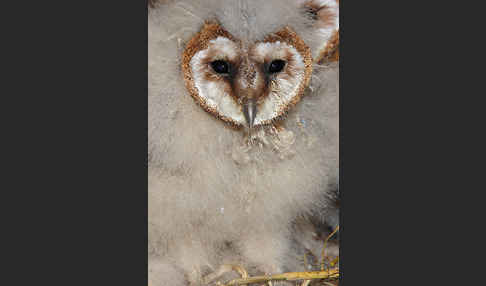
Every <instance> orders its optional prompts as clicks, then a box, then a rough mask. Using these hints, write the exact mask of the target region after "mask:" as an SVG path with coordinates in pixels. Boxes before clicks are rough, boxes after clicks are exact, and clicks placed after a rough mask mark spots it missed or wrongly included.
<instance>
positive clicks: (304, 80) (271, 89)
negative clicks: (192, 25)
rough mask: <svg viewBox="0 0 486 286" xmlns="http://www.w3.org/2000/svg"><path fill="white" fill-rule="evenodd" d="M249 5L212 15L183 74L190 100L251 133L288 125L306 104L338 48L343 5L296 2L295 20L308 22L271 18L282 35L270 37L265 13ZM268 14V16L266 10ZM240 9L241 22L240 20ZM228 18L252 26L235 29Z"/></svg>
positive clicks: (193, 43) (188, 53)
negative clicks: (318, 65) (313, 82)
mask: <svg viewBox="0 0 486 286" xmlns="http://www.w3.org/2000/svg"><path fill="white" fill-rule="evenodd" d="M229 2H231V1H229ZM249 2H251V1H236V2H235V3H230V4H229V6H232V7H236V9H234V10H233V11H231V10H224V7H223V8H220V7H218V8H220V10H219V12H217V13H208V15H207V16H206V17H210V19H208V18H206V19H203V20H204V23H203V24H202V27H201V28H200V29H199V31H198V32H197V33H195V35H193V36H192V38H190V40H189V41H187V43H186V44H185V45H184V50H183V53H182V56H181V68H182V73H183V77H184V81H185V85H186V88H187V90H188V92H189V94H190V95H191V96H192V97H193V98H194V100H195V101H196V102H197V103H198V104H199V105H200V106H201V107H202V108H203V109H204V110H205V111H206V112H208V113H209V114H211V115H212V116H214V117H216V118H218V119H220V120H222V121H223V122H225V123H228V124H229V125H231V126H233V127H236V128H241V127H245V128H246V129H250V130H251V129H253V128H258V127H260V126H264V125H268V124H271V123H273V122H275V121H277V120H281V119H283V118H284V117H285V115H286V114H287V112H288V111H289V110H291V109H292V107H294V106H295V105H296V104H297V103H298V102H299V101H300V99H301V98H302V96H303V94H304V90H305V88H306V87H307V86H308V84H309V81H310V79H311V75H312V65H313V63H315V62H318V61H319V60H321V59H322V58H324V57H326V56H327V55H328V54H329V53H330V51H331V50H332V49H333V48H335V46H336V42H337V35H338V33H337V31H338V3H337V1H336V0H321V1H316V0H313V1H297V0H296V1H293V4H294V5H293V6H292V7H291V8H294V10H295V11H294V12H295V13H287V14H290V15H298V16H299V17H300V18H299V17H293V18H292V19H290V18H288V19H286V18H285V15H282V19H278V18H277V19H273V20H274V21H273V22H272V19H269V20H268V22H269V23H270V25H268V26H269V27H272V28H273V29H274V30H272V31H269V32H267V33H262V32H261V30H263V28H262V27H259V25H258V23H257V21H261V20H258V19H256V18H257V17H256V15H260V16H259V17H260V18H262V17H261V14H262V11H255V10H254V9H253V10H252V9H251V5H249V4H248V3H249ZM287 2H288V1H287ZM291 2H292V1H291ZM259 3H262V2H259ZM245 5H246V7H244V6H245ZM248 7H250V8H248ZM255 7H258V5H256V6H255ZM260 7H262V9H265V5H263V3H262V5H260ZM266 7H267V8H269V6H266ZM270 8H271V7H270ZM275 9H276V10H278V9H277V8H275ZM236 10H237V11H238V12H239V13H240V14H239V15H234V14H232V13H233V12H234V11H236ZM241 11H243V12H244V13H243V14H241ZM282 13H286V12H282ZM252 14H253V15H252ZM228 15H229V16H230V17H231V16H233V17H235V18H243V19H245V21H242V23H244V24H241V25H240V26H238V25H234V22H235V21H231V20H228V18H229V17H228ZM252 17H255V19H256V20H252ZM269 17H273V18H275V13H273V14H269ZM296 18H298V19H296ZM298 21H300V22H298ZM279 22H280V23H279ZM265 24H268V23H265ZM263 25H264V24H263ZM252 30H253V31H252ZM254 30H259V32H255V31H254Z"/></svg>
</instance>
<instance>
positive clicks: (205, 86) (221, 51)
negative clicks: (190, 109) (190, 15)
mask: <svg viewBox="0 0 486 286" xmlns="http://www.w3.org/2000/svg"><path fill="white" fill-rule="evenodd" d="M210 50H213V51H214V50H215V51H218V53H217V54H216V57H215V58H213V59H211V60H213V61H214V60H221V59H230V60H234V59H235V58H236V57H237V55H238V48H237V46H236V44H235V43H234V42H233V41H231V40H229V39H227V38H224V37H217V38H216V39H214V40H211V41H210V42H209V47H208V48H206V49H204V50H201V51H199V52H197V53H196V54H195V55H194V57H193V58H192V59H191V68H192V75H193V77H194V85H195V87H196V89H197V91H198V96H199V97H200V98H201V99H202V100H203V101H204V103H205V104H206V105H207V106H208V107H209V108H211V109H214V110H215V111H216V112H217V113H218V114H220V115H221V116H224V117H227V118H231V119H232V120H233V121H234V122H235V123H237V124H240V125H243V124H245V117H244V115H243V112H242V110H241V106H240V105H239V104H237V102H236V101H235V100H234V99H233V98H232V97H231V95H229V94H228V93H227V92H225V87H224V84H221V82H215V81H208V80H206V79H205V78H204V69H206V68H207V65H208V64H207V63H205V62H204V61H203V59H204V58H206V57H207V56H208V53H209V51H210Z"/></svg>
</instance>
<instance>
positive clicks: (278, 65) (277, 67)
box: [268, 60, 285, 73]
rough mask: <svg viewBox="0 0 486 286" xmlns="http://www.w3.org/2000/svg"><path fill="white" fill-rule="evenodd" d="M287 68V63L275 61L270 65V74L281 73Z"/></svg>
mask: <svg viewBox="0 0 486 286" xmlns="http://www.w3.org/2000/svg"><path fill="white" fill-rule="evenodd" d="M284 66H285V62H284V61H282V60H274V61H272V62H271V63H270V66H269V67H268V72H270V73H276V72H280V71H282V70H283V68H284Z"/></svg>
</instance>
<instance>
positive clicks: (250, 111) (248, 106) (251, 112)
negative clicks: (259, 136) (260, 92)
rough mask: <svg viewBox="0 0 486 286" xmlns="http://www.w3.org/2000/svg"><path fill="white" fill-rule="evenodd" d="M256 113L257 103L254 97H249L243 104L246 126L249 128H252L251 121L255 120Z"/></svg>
mask: <svg viewBox="0 0 486 286" xmlns="http://www.w3.org/2000/svg"><path fill="white" fill-rule="evenodd" d="M256 113H257V105H256V102H255V99H249V100H248V101H247V102H246V103H245V104H244V105H243V114H244V115H245V119H246V122H247V123H248V127H249V128H250V129H251V128H253V123H254V122H255V116H256Z"/></svg>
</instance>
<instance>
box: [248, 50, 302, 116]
mask: <svg viewBox="0 0 486 286" xmlns="http://www.w3.org/2000/svg"><path fill="white" fill-rule="evenodd" d="M255 50H256V53H257V54H258V55H260V56H261V57H265V55H270V56H271V59H272V60H273V59H283V58H285V57H286V53H287V52H290V54H291V55H292V56H293V57H294V64H293V65H292V69H293V71H292V74H293V75H292V76H291V77H289V76H287V77H283V76H282V75H281V74H277V75H276V77H275V79H273V80H272V82H271V89H270V93H269V95H268V97H267V98H265V100H264V101H263V104H262V106H261V107H260V110H259V112H258V113H257V115H256V118H255V124H256V125H259V124H268V123H270V122H272V120H274V119H276V118H277V117H278V116H280V115H281V114H282V112H281V111H282V110H283V109H285V107H286V106H287V105H289V104H290V102H292V100H293V99H294V98H295V97H296V96H298V89H299V84H300V83H301V82H302V81H303V80H304V71H305V65H304V59H303V58H302V56H301V55H300V54H299V52H298V51H297V50H296V49H295V48H294V47H291V46H289V45H288V44H286V43H281V42H279V41H277V42H274V43H259V44H257V45H256V48H255Z"/></svg>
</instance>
